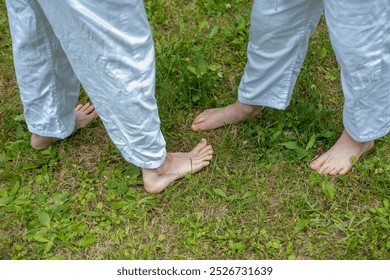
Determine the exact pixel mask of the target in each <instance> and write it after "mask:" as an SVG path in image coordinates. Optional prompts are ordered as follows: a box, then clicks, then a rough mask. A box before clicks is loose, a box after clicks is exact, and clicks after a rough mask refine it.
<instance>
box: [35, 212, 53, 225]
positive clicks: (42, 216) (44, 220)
mask: <svg viewBox="0 0 390 280" xmlns="http://www.w3.org/2000/svg"><path fill="white" fill-rule="evenodd" d="M38 220H39V222H40V223H41V224H42V225H43V226H45V227H47V228H50V216H49V215H48V214H47V213H45V212H39V214H38Z"/></svg>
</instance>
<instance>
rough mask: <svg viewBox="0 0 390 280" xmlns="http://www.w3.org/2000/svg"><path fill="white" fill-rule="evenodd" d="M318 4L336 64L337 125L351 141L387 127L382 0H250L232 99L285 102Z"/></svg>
mask: <svg viewBox="0 0 390 280" xmlns="http://www.w3.org/2000/svg"><path fill="white" fill-rule="evenodd" d="M323 10H325V17H326V22H327V26H328V31H329V35H330V39H331V42H332V46H333V49H334V51H335V54H336V57H337V60H338V62H339V64H340V67H341V82H342V88H343V93H344V111H343V123H344V127H345V129H346V130H347V132H348V133H349V134H350V135H351V137H352V138H353V139H355V140H356V141H360V142H365V141H370V140H374V139H377V138H379V137H382V136H384V135H386V134H388V133H389V131H390V0H369V1H368V0H255V1H254V5H253V9H252V13H251V30H250V37H249V44H248V51H247V53H248V62H247V65H246V68H245V72H244V75H243V78H242V80H241V84H240V86H239V90H238V101H239V102H241V103H244V104H251V105H261V106H267V107H272V108H276V109H285V108H286V107H287V106H288V105H289V103H290V100H291V95H292V92H293V89H294V86H295V82H296V79H297V76H298V74H299V72H300V69H301V66H302V63H303V60H304V58H305V55H306V51H307V48H308V43H309V38H310V36H311V34H312V33H313V31H314V29H315V28H316V26H317V24H318V21H319V19H320V17H321V14H322V12H323Z"/></svg>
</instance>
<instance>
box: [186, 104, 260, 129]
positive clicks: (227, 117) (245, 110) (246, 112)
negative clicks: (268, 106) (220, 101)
mask: <svg viewBox="0 0 390 280" xmlns="http://www.w3.org/2000/svg"><path fill="white" fill-rule="evenodd" d="M260 112H261V107H260V106H256V105H247V104H243V103H240V102H236V103H234V104H231V105H229V106H226V107H223V108H216V109H209V110H206V111H204V112H203V113H201V114H200V115H198V116H197V117H196V118H195V120H194V121H193V123H192V126H191V128H192V130H212V129H215V128H218V127H221V126H224V125H228V124H233V123H238V122H242V121H246V120H249V119H252V118H254V117H256V116H257V115H259V114H260Z"/></svg>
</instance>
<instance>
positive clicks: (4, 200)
mask: <svg viewBox="0 0 390 280" xmlns="http://www.w3.org/2000/svg"><path fill="white" fill-rule="evenodd" d="M13 199H14V198H13V197H12V196H5V197H2V198H0V207H1V206H6V205H7V204H9V203H10V202H11V201H12V200H13Z"/></svg>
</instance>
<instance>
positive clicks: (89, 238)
mask: <svg viewBox="0 0 390 280" xmlns="http://www.w3.org/2000/svg"><path fill="white" fill-rule="evenodd" d="M95 242H96V238H95V237H94V236H93V235H92V234H87V235H86V236H84V237H83V238H82V239H80V240H79V241H78V242H77V245H78V246H80V247H84V248H87V247H89V246H91V245H92V244H93V243H95Z"/></svg>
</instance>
